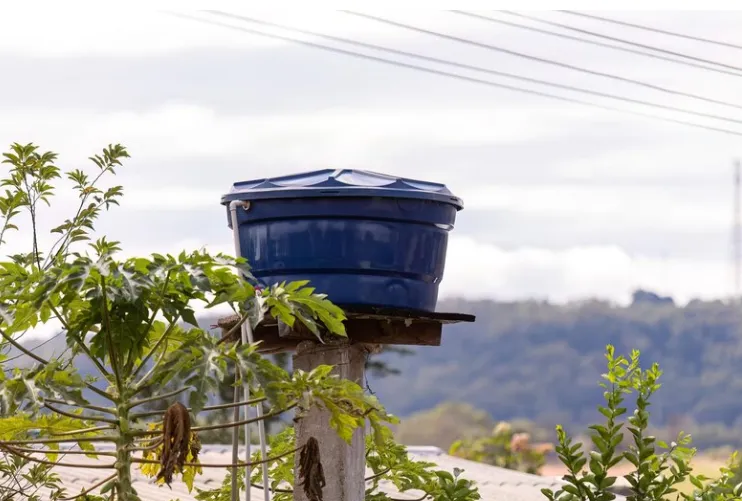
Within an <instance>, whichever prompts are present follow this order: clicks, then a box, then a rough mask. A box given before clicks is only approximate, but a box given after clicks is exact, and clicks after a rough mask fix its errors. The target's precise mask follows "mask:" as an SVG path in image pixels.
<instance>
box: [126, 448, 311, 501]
mask: <svg viewBox="0 0 742 501" xmlns="http://www.w3.org/2000/svg"><path fill="white" fill-rule="evenodd" d="M303 448H304V446H303V445H300V446H299V447H296V448H295V449H292V450H290V451H288V452H284V453H283V454H279V455H277V456H272V457H269V458H266V459H261V460H259V461H250V462H249V463H245V462H242V461H240V462H238V463H219V464H214V463H183V466H194V467H201V468H232V467H234V466H237V467H241V468H244V467H246V466H255V465H259V464H263V463H270V462H272V461H276V460H278V459H281V458H285V457H286V456H290V455H291V454H294V453H295V452H299V451H300V450H302V449H303ZM131 462H132V463H139V464H160V462H159V461H158V460H156V459H141V458H131ZM122 501H123V500H122Z"/></svg>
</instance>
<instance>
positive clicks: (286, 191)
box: [222, 169, 464, 210]
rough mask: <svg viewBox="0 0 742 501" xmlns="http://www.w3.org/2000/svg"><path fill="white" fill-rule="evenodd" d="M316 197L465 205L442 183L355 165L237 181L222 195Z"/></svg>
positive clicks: (239, 197) (229, 197)
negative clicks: (373, 198) (404, 176)
mask: <svg viewBox="0 0 742 501" xmlns="http://www.w3.org/2000/svg"><path fill="white" fill-rule="evenodd" d="M310 197H313V198H316V197H322V198H327V197H390V198H413V199H418V200H432V201H437V202H443V203H448V204H451V205H454V206H455V207H456V210H461V209H463V208H464V202H463V201H462V200H461V199H460V198H458V197H456V196H454V195H453V193H451V192H450V191H449V190H448V188H446V186H445V185H443V184H440V183H432V182H429V181H418V180H415V179H407V178H403V177H395V176H389V175H387V174H380V173H378V172H370V171H365V170H354V169H337V170H334V169H323V170H317V171H312V172H303V173H300V174H291V175H288V176H279V177H271V178H264V179H253V180H251V181H239V182H236V183H234V184H233V185H232V188H231V189H230V191H229V193H227V194H226V195H223V196H222V204H224V205H226V204H228V203H229V202H231V201H233V200H265V199H276V198H310Z"/></svg>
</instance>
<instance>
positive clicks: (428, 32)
mask: <svg viewBox="0 0 742 501" xmlns="http://www.w3.org/2000/svg"><path fill="white" fill-rule="evenodd" d="M343 12H345V13H347V14H350V15H353V16H358V17H362V18H365V19H370V20H372V21H377V22H380V23H383V24H389V25H391V26H396V27H398V28H404V29H407V30H411V31H416V32H418V33H424V34H426V35H432V36H436V37H439V38H444V39H446V40H453V41H455V42H460V43H465V44H468V45H473V46H475V47H479V48H482V49H488V50H492V51H495V52H501V53H503V54H508V55H511V56H516V57H520V58H524V59H528V60H530V61H536V62H539V63H543V64H549V65H551V66H557V67H560V68H565V69H568V70H572V71H578V72H580V73H586V74H588V75H594V76H599V77H603V78H610V79H611V80H617V81H619V82H624V83H629V84H632V85H638V86H640V87H645V88H647V89H653V90H656V91H660V92H666V93H670V94H676V95H683V94H685V93H680V94H679V91H676V90H674V89H669V88H667V87H662V86H659V85H654V84H651V83H648V82H643V81H641V80H634V79H632V78H627V77H622V76H620V75H614V74H611V73H603V72H602V71H595V70H591V69H588V68H583V67H580V66H574V65H572V64H568V63H562V62H560V61H554V60H553V59H546V58H542V57H538V56H533V55H530V54H525V53H523V52H517V51H514V50H510V49H506V48H504V47H499V46H496V45H491V44H487V43H484V42H477V41H476V40H471V39H468V38H461V37H457V36H454V35H449V34H447V33H441V32H439V31H433V30H428V29H425V28H420V27H418V26H412V25H409V24H404V23H399V22H397V21H392V20H391V19H385V18H381V17H377V16H372V15H370V14H363V13H361V12H354V11H347V10H346V11H343ZM738 76H742V74H740V75H738ZM728 104H731V103H728Z"/></svg>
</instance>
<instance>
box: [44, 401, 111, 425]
mask: <svg viewBox="0 0 742 501" xmlns="http://www.w3.org/2000/svg"><path fill="white" fill-rule="evenodd" d="M44 407H46V408H47V409H49V410H50V411H52V412H56V413H57V414H59V415H62V416H67V417H69V418H72V419H79V420H80V421H98V422H99V423H109V424H118V421H117V420H115V419H109V418H104V417H97V416H81V415H79V414H74V413H72V412H66V411H63V410H62V409H58V408H56V407H54V406H52V405H49V404H48V403H46V402H44Z"/></svg>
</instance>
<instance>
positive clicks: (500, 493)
mask: <svg viewBox="0 0 742 501" xmlns="http://www.w3.org/2000/svg"><path fill="white" fill-rule="evenodd" d="M107 449H108V450H110V447H104V446H102V447H99V450H107ZM408 452H409V454H410V456H411V457H412V458H414V459H418V460H425V461H429V462H432V463H435V464H437V465H438V467H439V468H441V469H444V470H447V471H451V472H452V471H453V469H454V468H460V469H463V470H464V474H463V475H464V477H466V478H468V479H470V480H473V481H475V482H476V485H477V487H478V488H479V492H480V494H481V496H482V500H483V501H545V500H546V498H545V497H544V495H543V494H542V493H541V489H543V488H545V487H548V488H551V489H554V490H556V489H558V488H559V486H560V485H561V484H562V481H561V480H560V479H558V478H554V477H542V476H538V475H530V474H527V473H521V472H518V471H513V470H507V469H504V468H498V467H496V466H490V465H487V464H482V463H476V462H473V461H468V460H465V459H461V458H457V457H453V456H449V455H447V454H444V453H443V452H442V451H441V450H440V449H438V448H436V447H409V448H408ZM243 455H244V453H243V452H242V451H241V454H240V456H241V457H242V456H243ZM199 459H200V460H201V461H202V462H204V463H229V462H230V460H231V447H230V446H228V445H204V446H203V448H202V450H201V454H200V458H199ZM104 460H105V459H104V458H102V457H101V458H100V459H99V460H97V461H96V460H94V459H88V458H85V456H78V457H76V458H75V462H86V463H87V462H89V463H91V464H95V463H100V462H102V461H104ZM56 472H57V474H58V475H59V476H60V477H61V479H62V483H63V485H65V486H66V487H67V489H68V491H67V492H68V495H72V494H74V493H76V492H80V491H81V490H82V489H85V488H86V487H89V486H92V485H94V484H95V483H97V482H100V481H101V480H103V479H104V478H105V477H106V476H107V475H108V474H109V472H108V471H107V470H101V469H97V470H96V469H90V470H87V469H85V470H83V469H80V468H69V467H60V468H57V469H56ZM224 474H225V471H224V469H222V468H204V473H203V475H199V476H197V477H196V482H195V487H199V488H201V489H214V488H216V487H218V486H220V485H221V483H222V480H223V478H224ZM133 475H134V479H135V480H134V486H135V488H136V490H137V493H138V494H139V496H140V497H141V498H142V499H143V500H145V501H170V500H173V499H179V500H180V501H195V500H196V498H195V495H196V494H197V491H196V490H195V488H194V491H193V492H192V493H188V489H187V488H186V486H185V484H183V483H182V482H181V481H180V479H179V476H176V478H175V479H174V481H173V484H172V490H171V489H169V488H168V487H167V486H159V485H156V484H155V483H154V481H153V479H149V478H146V477H144V476H143V475H142V474H141V473H140V472H139V469H138V468H135V469H134V472H133ZM382 490H383V491H385V492H387V493H388V494H390V495H393V496H394V497H395V498H399V499H409V500H413V499H418V498H419V497H420V493H417V492H406V493H404V494H402V493H399V492H397V491H396V490H394V487H393V486H391V485H383V486H382ZM251 494H252V497H253V499H256V500H258V499H263V493H262V491H261V490H260V489H257V488H253V489H252V493H251ZM616 499H617V501H623V500H624V499H625V498H623V497H621V496H618V497H617V498H616Z"/></svg>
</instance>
